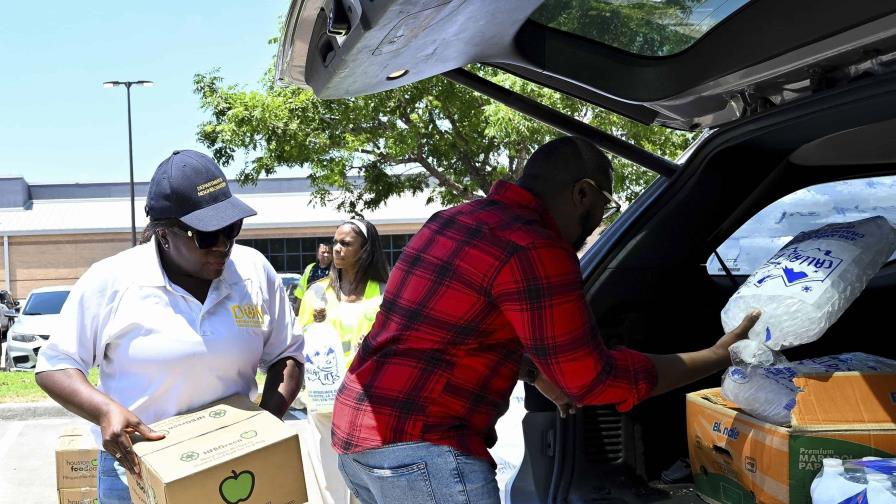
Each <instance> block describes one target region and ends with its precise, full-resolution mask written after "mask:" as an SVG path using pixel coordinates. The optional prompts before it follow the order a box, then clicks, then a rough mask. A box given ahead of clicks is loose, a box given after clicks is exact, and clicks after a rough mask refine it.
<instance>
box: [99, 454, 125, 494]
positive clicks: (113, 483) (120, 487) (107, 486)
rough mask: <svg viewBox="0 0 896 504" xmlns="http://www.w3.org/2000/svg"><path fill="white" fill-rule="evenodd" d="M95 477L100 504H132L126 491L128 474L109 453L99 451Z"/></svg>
mask: <svg viewBox="0 0 896 504" xmlns="http://www.w3.org/2000/svg"><path fill="white" fill-rule="evenodd" d="M96 475H97V476H96V479H97V482H96V491H97V494H98V495H99V501H100V504H132V502H131V494H130V492H129V491H128V473H127V471H125V469H124V467H122V466H121V464H119V463H118V462H116V461H115V457H113V456H112V455H109V452H107V451H104V450H100V460H99V467H98V468H97V472H96Z"/></svg>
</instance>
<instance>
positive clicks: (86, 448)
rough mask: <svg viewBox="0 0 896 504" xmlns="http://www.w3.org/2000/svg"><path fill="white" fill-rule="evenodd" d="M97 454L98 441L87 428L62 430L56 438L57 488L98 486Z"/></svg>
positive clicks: (78, 488) (76, 488)
mask: <svg viewBox="0 0 896 504" xmlns="http://www.w3.org/2000/svg"><path fill="white" fill-rule="evenodd" d="M97 456H98V450H97V447H96V443H94V441H93V437H92V436H91V435H90V433H88V432H87V429H85V428H83V427H70V428H67V429H65V430H64V431H62V433H61V434H60V435H59V439H57V440H56V489H57V490H68V489H75V490H79V491H80V489H82V488H96V468H97V465H98V461H97ZM94 493H96V491H95V490H94Z"/></svg>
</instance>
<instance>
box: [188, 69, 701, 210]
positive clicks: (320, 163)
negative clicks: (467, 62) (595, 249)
mask: <svg viewBox="0 0 896 504" xmlns="http://www.w3.org/2000/svg"><path fill="white" fill-rule="evenodd" d="M471 70H473V71H475V72H477V73H478V74H479V75H481V76H483V77H486V78H488V79H490V80H492V81H495V82H497V83H499V84H501V85H503V86H506V87H508V88H511V89H513V90H515V91H517V92H520V93H522V94H525V95H527V96H529V97H531V98H534V99H536V100H537V101H539V102H542V103H545V104H547V105H549V106H551V107H553V108H556V109H558V110H561V111H562V112H564V113H566V114H568V115H571V116H573V117H576V118H578V119H581V120H583V121H586V122H588V123H590V124H592V125H594V126H596V127H598V128H600V129H602V130H604V131H609V132H611V133H613V134H615V135H617V136H620V137H622V138H625V139H628V140H630V141H632V142H635V143H637V144H639V145H641V146H643V147H645V148H647V149H650V150H652V151H653V152H656V153H658V154H660V155H663V156H666V157H670V158H674V157H675V156H677V155H678V154H679V153H680V152H681V151H682V150H683V149H684V148H685V147H686V146H687V145H688V144H689V143H690V141H691V139H692V138H693V137H692V135H690V134H687V133H679V132H673V131H670V130H666V129H662V128H658V127H647V126H644V125H641V124H638V123H635V122H633V121H630V120H628V119H625V118H623V117H620V116H617V115H615V114H612V113H609V112H606V111H604V110H602V109H599V108H597V107H593V106H590V105H588V104H586V103H583V102H581V101H579V100H575V99H573V98H570V97H568V96H566V95H562V94H560V93H557V92H554V91H551V90H548V89H545V88H542V87H540V86H537V85H534V84H532V83H529V82H527V81H524V80H521V79H518V78H516V77H513V76H510V75H508V74H505V73H502V72H500V71H498V70H495V69H493V68H489V67H481V66H475V67H472V68H471ZM272 77H273V71H272V70H269V71H268V74H267V75H266V77H265V79H264V81H263V82H265V83H266V84H264V85H263V88H262V89H261V90H253V89H246V88H245V87H244V86H238V85H235V84H225V83H224V82H223V79H222V78H221V77H220V76H219V75H217V73H216V72H215V71H211V72H207V73H204V74H197V75H196V76H195V77H194V85H195V86H194V87H195V92H196V94H197V95H198V96H199V99H200V106H201V108H202V109H203V110H205V111H207V112H208V113H209V115H210V118H209V120H207V121H205V122H203V123H202V124H201V125H200V126H199V132H198V138H199V141H200V143H202V144H203V145H205V146H206V147H208V148H209V149H210V150H211V152H212V155H213V156H214V158H215V159H216V160H217V161H218V162H219V163H221V164H222V165H225V166H227V165H229V164H231V163H232V162H233V161H234V159H235V154H236V153H237V152H245V153H246V154H247V163H246V165H245V166H244V167H243V168H242V169H241V170H240V172H239V175H238V179H239V181H240V182H241V183H243V184H252V183H254V182H255V181H256V180H258V178H259V177H263V176H267V175H272V174H274V173H275V172H277V171H278V170H282V169H284V168H291V167H304V168H306V169H308V171H309V179H310V181H311V184H312V188H313V196H314V199H315V200H316V202H317V203H319V204H334V205H335V206H337V208H339V209H341V210H343V211H346V212H349V213H361V212H363V211H364V210H371V209H375V208H377V207H378V206H380V205H382V204H383V203H384V202H385V201H386V200H387V199H388V198H390V197H392V196H395V195H400V194H404V193H407V192H410V193H414V194H416V193H421V192H423V193H426V194H428V196H429V199H430V201H438V202H439V203H441V204H443V205H453V204H457V203H460V202H463V201H467V200H471V199H474V198H478V197H482V196H484V195H485V194H487V193H488V190H489V188H490V187H491V185H492V184H493V183H494V182H495V181H496V180H499V179H514V178H515V177H517V176H518V175H519V174H520V171H521V169H522V167H523V164H524V162H525V160H526V158H527V157H528V156H529V154H530V153H531V152H532V151H533V150H534V149H535V148H536V147H537V146H539V145H541V144H543V143H545V142H546V141H548V140H550V139H552V138H555V137H557V136H559V135H560V133H559V132H557V131H556V130H553V129H551V128H549V127H547V126H545V125H543V124H542V123H540V122H538V121H535V120H533V119H531V118H528V117H526V116H524V115H522V114H520V113H517V112H515V111H513V110H511V109H509V108H507V107H505V106H503V105H501V104H499V103H497V102H493V101H492V100H490V99H488V98H486V97H484V96H482V95H479V94H477V93H475V92H473V91H471V90H469V89H467V88H465V87H463V86H460V85H457V84H454V83H453V82H451V81H448V80H446V79H444V78H442V77H433V78H430V79H426V80H423V81H419V82H416V83H413V84H409V85H406V86H402V87H400V88H397V89H394V90H391V91H386V92H381V93H377V94H374V95H368V96H361V97H357V98H352V99H343V100H319V99H317V98H315V97H314V95H313V93H311V91H309V90H305V89H300V88H295V87H288V88H282V87H277V86H275V85H274V84H273V78H272ZM614 162H615V166H616V171H615V180H614V191H615V192H616V194H617V195H618V196H619V197H620V199H622V200H624V201H631V200H632V199H633V198H634V197H635V196H637V194H638V193H640V191H641V190H643V188H644V187H646V185H647V184H649V183H650V182H651V181H652V180H653V179H654V178H655V175H654V174H653V173H652V172H648V171H647V170H644V169H642V168H640V167H637V166H635V165H633V164H631V163H628V162H625V161H622V160H619V159H614Z"/></svg>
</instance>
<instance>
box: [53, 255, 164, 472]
mask: <svg viewBox="0 0 896 504" xmlns="http://www.w3.org/2000/svg"><path fill="white" fill-rule="evenodd" d="M110 273H111V272H110V271H109V270H108V269H106V268H104V267H101V266H98V265H94V266H91V267H90V269H88V270H87V271H86V272H85V273H84V274H83V275H81V278H80V279H78V281H77V282H76V283H75V286H74V287H72V290H71V291H70V292H69V295H68V298H67V299H66V301H65V304H64V305H63V306H62V310H61V311H60V313H59V320H58V326H59V327H60V328H63V330H62V331H59V332H58V333H56V334H54V335H53V337H52V338H50V340H49V341H47V342H46V344H44V346H43V348H41V351H40V354H39V355H38V356H37V367H36V369H35V381H36V382H37V384H38V385H39V386H40V387H41V388H42V389H43V390H44V391H45V392H46V393H47V394H48V395H49V396H50V397H51V398H53V400H55V401H56V402H58V403H59V404H60V405H62V406H63V407H64V408H65V409H67V410H69V411H71V412H73V413H75V414H76V415H78V416H80V417H82V418H84V419H86V420H88V421H90V422H92V423H94V424H96V425H98V426H99V427H100V432H101V435H102V445H103V449H104V450H106V451H107V452H108V453H109V454H111V455H112V456H114V457H116V458H117V459H118V461H119V463H121V465H122V466H123V467H124V468H125V469H127V470H128V471H130V472H131V473H133V474H138V475H139V472H140V466H139V464H138V462H137V457H136V455H135V454H134V453H133V450H132V449H131V439H130V437H129V436H130V435H131V434H135V433H139V434H140V435H142V436H143V437H144V438H145V439H147V440H150V441H156V440H159V439H162V438H164V437H165V436H164V435H162V434H159V433H156V432H154V431H153V430H152V429H150V428H149V427H148V426H146V425H145V424H144V423H143V422H142V421H141V420H140V418H137V416H136V415H134V414H133V413H132V412H131V411H129V410H128V409H127V408H125V407H124V406H123V405H121V404H119V403H118V402H117V401H115V400H113V399H112V398H111V397H109V396H107V395H106V394H103V393H102V392H100V391H99V390H97V389H96V388H95V387H94V386H93V385H92V384H91V383H90V382H89V381H87V377H86V375H87V372H88V371H89V370H90V369H91V368H94V367H97V366H99V365H100V364H101V360H102V356H103V354H104V352H105V342H104V337H103V328H106V327H109V325H110V324H109V322H110V317H111V314H112V313H113V311H114V309H115V307H116V299H117V297H116V296H117V291H116V289H115V288H114V282H110V279H111V278H115V277H114V276H111V275H110Z"/></svg>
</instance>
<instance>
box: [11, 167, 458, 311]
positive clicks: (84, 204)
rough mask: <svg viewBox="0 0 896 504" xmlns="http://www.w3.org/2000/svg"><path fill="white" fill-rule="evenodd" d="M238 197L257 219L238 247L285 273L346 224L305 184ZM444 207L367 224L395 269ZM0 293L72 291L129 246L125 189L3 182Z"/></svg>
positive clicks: (411, 200) (397, 203) (387, 213)
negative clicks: (89, 271) (85, 276)
mask: <svg viewBox="0 0 896 504" xmlns="http://www.w3.org/2000/svg"><path fill="white" fill-rule="evenodd" d="M147 185H148V184H147V183H146V182H140V183H137V184H135V195H136V197H135V207H136V212H135V222H136V227H137V237H138V241H139V239H140V234H141V233H142V230H143V227H144V226H145V225H146V222H147V219H146V216H145V214H144V211H143V207H144V205H145V196H146V189H147ZM231 189H232V190H233V192H234V193H235V194H237V195H239V197H240V198H241V199H242V200H243V201H245V202H246V203H247V204H249V205H250V206H251V207H253V208H254V209H255V210H256V211H257V212H258V215H256V216H255V217H251V218H249V219H246V221H245V222H244V225H243V231H242V233H241V234H240V236H239V238H238V242H240V243H243V244H245V245H248V246H252V247H255V248H257V249H259V250H261V251H262V253H264V254H265V255H266V256H267V257H268V259H269V260H270V261H271V264H272V265H274V268H275V269H277V270H278V271H279V272H284V273H285V272H300V271H301V270H302V269H304V266H305V265H306V264H308V262H309V261H313V260H314V255H315V252H316V249H317V243H318V242H320V241H329V240H331V239H332V237H333V231H334V230H335V227H336V226H337V225H338V224H340V223H341V222H342V221H343V220H344V219H345V218H346V217H347V216H346V215H344V214H343V213H341V212H339V211H337V210H335V209H333V208H321V207H317V206H314V205H313V204H312V202H311V195H310V185H309V183H308V181H307V179H304V178H279V179H263V180H260V181H259V182H258V185H256V186H254V187H239V185H238V184H236V183H235V182H231ZM441 208H442V207H440V206H437V205H431V204H427V202H426V195H417V196H409V195H405V196H402V197H400V198H393V199H391V200H389V201H388V202H387V204H386V205H384V206H383V207H382V208H380V209H378V210H376V211H372V212H369V213H367V214H366V215H365V217H366V218H367V219H368V220H370V221H371V222H373V223H374V224H375V225H376V226H377V229H378V230H379V231H380V235H381V236H382V237H383V242H384V243H383V245H384V248H385V249H386V253H387V256H388V258H389V259H390V261H391V262H394V260H395V259H397V257H398V255H399V254H400V253H401V248H402V247H403V246H404V244H405V243H406V242H407V239H408V238H409V237H410V236H411V235H412V234H413V233H415V232H416V231H417V230H418V229H419V228H420V226H422V225H423V223H424V222H425V221H426V219H427V218H429V216H430V215H432V213H434V212H436V211H438V210H440V209H441ZM0 239H2V250H0V256H2V262H0V285H2V288H3V289H6V290H8V291H10V292H11V293H12V294H13V296H14V297H16V298H19V299H21V298H24V297H25V296H27V295H28V293H29V292H31V290H32V289H35V288H37V287H45V286H50V285H70V284H73V283H74V282H75V281H76V280H77V279H78V278H79V277H80V276H81V274H82V273H84V271H85V270H86V269H87V268H88V267H89V266H90V265H91V264H93V263H94V262H96V261H98V260H100V259H102V258H104V257H108V256H111V255H113V254H115V253H117V252H120V251H122V250H125V249H126V248H128V247H130V246H131V210H130V192H129V185H128V184H127V183H91V184H77V183H75V184H28V183H27V181H25V179H24V178H22V177H6V178H0Z"/></svg>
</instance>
